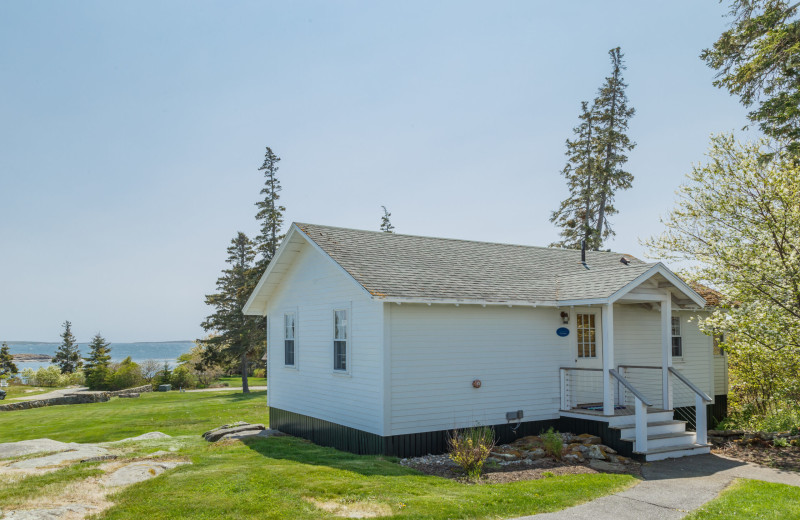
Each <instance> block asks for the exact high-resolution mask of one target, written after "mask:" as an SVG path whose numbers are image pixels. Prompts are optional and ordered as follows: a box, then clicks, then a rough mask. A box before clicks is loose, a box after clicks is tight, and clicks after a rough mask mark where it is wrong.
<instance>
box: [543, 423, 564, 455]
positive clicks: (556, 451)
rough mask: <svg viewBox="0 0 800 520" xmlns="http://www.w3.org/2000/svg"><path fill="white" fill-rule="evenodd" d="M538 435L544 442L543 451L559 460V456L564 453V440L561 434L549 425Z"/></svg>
mask: <svg viewBox="0 0 800 520" xmlns="http://www.w3.org/2000/svg"><path fill="white" fill-rule="evenodd" d="M539 436H540V437H541V438H542V442H543V443H544V451H545V452H547V454H548V455H550V456H551V457H555V458H556V459H557V460H561V456H562V455H563V453H564V440H563V439H562V438H561V434H560V433H558V432H557V431H553V427H552V426H551V427H550V428H549V429H548V430H547V431H546V432H542V433H541V434H540V435H539Z"/></svg>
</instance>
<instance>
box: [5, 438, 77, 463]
mask: <svg viewBox="0 0 800 520" xmlns="http://www.w3.org/2000/svg"><path fill="white" fill-rule="evenodd" d="M78 446H80V444H77V443H74V442H73V443H66V442H59V441H54V440H51V439H31V440H27V441H18V442H4V443H2V444H0V459H16V458H19V457H24V456H27V455H34V454H36V453H53V452H60V451H67V450H72V449H75V448H76V447H78Z"/></svg>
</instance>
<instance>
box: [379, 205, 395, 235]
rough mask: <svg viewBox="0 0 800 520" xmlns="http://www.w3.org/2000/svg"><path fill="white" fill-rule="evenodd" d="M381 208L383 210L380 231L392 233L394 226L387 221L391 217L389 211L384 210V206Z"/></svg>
mask: <svg viewBox="0 0 800 520" xmlns="http://www.w3.org/2000/svg"><path fill="white" fill-rule="evenodd" d="M381 207H382V208H383V216H382V217H381V231H383V232H384V233H394V231H393V229H394V226H393V225H392V223H391V222H390V221H389V217H391V216H392V214H391V213H389V211H388V210H387V209H386V206H381Z"/></svg>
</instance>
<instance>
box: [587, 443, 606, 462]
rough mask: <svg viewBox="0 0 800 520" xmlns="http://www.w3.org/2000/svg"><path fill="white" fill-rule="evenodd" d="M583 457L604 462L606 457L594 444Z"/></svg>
mask: <svg viewBox="0 0 800 520" xmlns="http://www.w3.org/2000/svg"><path fill="white" fill-rule="evenodd" d="M585 457H586V458H587V459H596V460H605V458H606V455H605V453H603V450H601V449H600V446H598V445H597V444H594V445H592V446H589V449H588V450H587V451H586V454H585Z"/></svg>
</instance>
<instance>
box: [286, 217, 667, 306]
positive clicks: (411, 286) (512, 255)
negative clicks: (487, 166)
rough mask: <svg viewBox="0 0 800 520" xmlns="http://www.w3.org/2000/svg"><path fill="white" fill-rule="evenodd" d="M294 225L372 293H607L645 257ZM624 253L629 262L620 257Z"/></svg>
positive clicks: (488, 296) (639, 269) (559, 296)
mask: <svg viewBox="0 0 800 520" xmlns="http://www.w3.org/2000/svg"><path fill="white" fill-rule="evenodd" d="M296 226H297V227H298V228H299V229H300V230H301V231H302V232H303V233H304V234H305V235H306V236H307V237H308V238H310V239H311V240H312V241H313V242H314V243H315V244H317V245H318V246H319V247H320V248H321V249H322V250H323V251H324V252H325V253H326V254H327V255H329V256H330V257H331V258H332V259H333V260H334V261H335V262H336V263H338V264H339V265H340V266H341V267H342V268H343V269H344V270H345V271H347V272H348V273H349V274H350V275H351V276H352V277H353V278H354V279H355V280H356V282H358V283H359V284H361V285H362V286H363V287H364V288H365V289H366V290H367V291H368V292H369V293H370V294H372V295H373V296H375V297H380V298H387V299H393V298H394V299H419V300H432V301H436V300H472V301H485V302H512V301H513V302H527V303H532V304H535V303H537V302H555V301H566V300H579V299H592V298H606V297H608V296H609V295H611V294H613V293H614V292H615V291H616V290H618V289H620V288H622V287H624V286H625V285H627V284H628V283H630V282H631V281H633V280H634V279H636V278H637V277H638V276H640V275H642V274H643V273H645V272H646V271H648V270H649V269H650V268H652V267H653V266H654V265H655V264H647V263H645V262H642V261H640V260H638V259H636V258H632V257H630V256H626V255H621V254H619V253H612V252H604V251H587V252H586V264H583V263H581V252H580V251H578V250H574V249H557V248H547V247H532V246H520V245H511V244H498V243H491V242H474V241H470V240H455V239H447V238H433V237H424V236H414V235H401V234H395V233H382V232H378V231H361V230H355V229H346V228H338V227H330V226H319V225H315V224H302V223H297V224H296ZM623 256H626V258H627V259H628V260H629V263H628V265H626V264H624V263H622V262H621V261H620V259H621V258H622V257H623Z"/></svg>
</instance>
